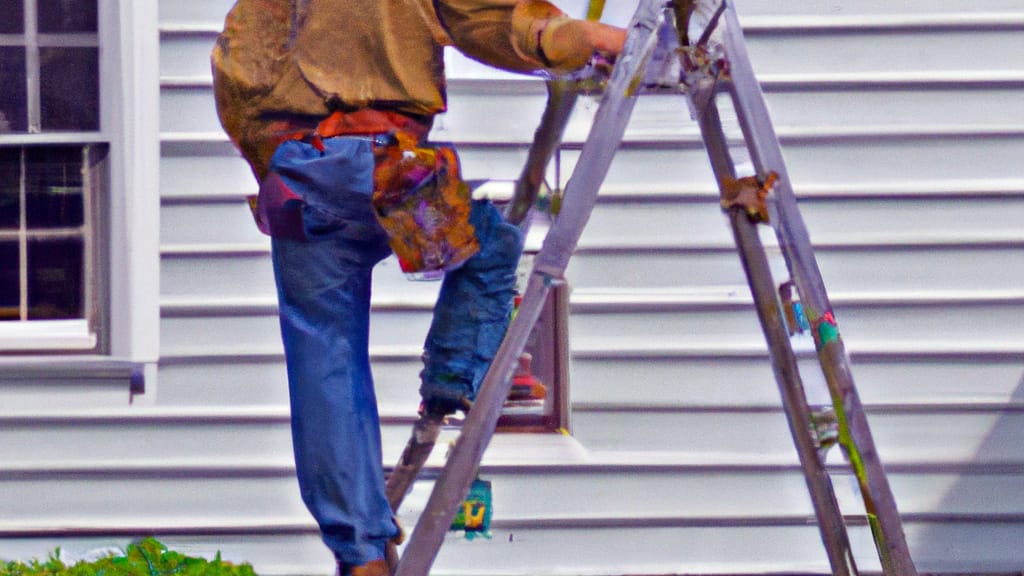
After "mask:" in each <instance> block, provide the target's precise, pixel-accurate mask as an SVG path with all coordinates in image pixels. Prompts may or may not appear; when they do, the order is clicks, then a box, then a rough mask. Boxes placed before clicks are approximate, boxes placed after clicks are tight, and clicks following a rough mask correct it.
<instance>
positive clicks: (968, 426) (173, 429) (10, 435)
mask: <svg viewBox="0 0 1024 576" xmlns="http://www.w3.org/2000/svg"><path fill="white" fill-rule="evenodd" d="M163 414H164V415H160V416H159V417H140V416H141V415H139V414H138V413H136V414H135V415H127V414H126V415H118V414H114V415H111V416H108V417H98V416H96V415H89V416H86V417H83V416H73V415H53V416H49V417H47V418H45V419H44V418H40V417H31V418H27V417H19V418H15V417H10V416H6V417H2V418H0V423H2V424H3V426H4V429H5V439H6V440H7V442H5V444H4V445H2V446H0V461H2V462H11V463H17V464H18V466H19V467H38V466H44V465H51V466H53V465H57V464H62V465H81V464H84V463H89V462H95V463H103V464H104V465H108V466H116V465H119V464H121V465H124V464H127V463H129V462H138V461H154V460H164V461H177V462H192V463H206V462H223V463H238V464H242V463H246V464H253V463H274V464H280V463H283V462H288V461H290V459H291V440H290V433H289V424H288V417H287V410H286V409H284V410H282V409H277V408H275V409H273V410H263V411H254V410H237V409H236V410H225V409H217V410H203V411H200V412H199V413H190V412H183V411H180V410H177V411H172V412H164V413H163ZM413 417H414V414H413V413H412V411H411V410H410V411H405V410H404V409H403V410H401V413H400V414H399V412H397V411H390V412H387V413H385V414H382V419H383V425H382V435H383V438H384V451H385V456H384V461H385V462H393V461H396V459H397V458H398V455H399V453H400V451H401V448H402V446H403V445H404V443H405V440H406V439H407V438H408V433H409V429H410V428H409V427H410V424H411V422H412V419H413ZM869 418H870V421H871V425H872V428H873V432H874V437H875V440H876V443H877V444H878V447H879V452H880V454H881V455H882V459H883V461H885V462H887V463H891V464H917V465H923V464H935V465H943V464H946V465H948V464H968V463H969V464H1008V463H1009V464H1014V465H1016V466H1020V465H1021V463H1022V462H1024V447H1022V446H1021V443H1020V442H1019V441H1018V439H1019V438H1020V435H1021V434H1022V433H1024V412H1021V411H1019V410H1018V411H1015V410H1011V409H1005V410H1000V409H998V408H993V409H987V410H977V411H969V412H964V411H955V410H951V411H944V410H935V411H928V412H926V411H900V410H895V409H893V410H884V411H877V410H871V411H869ZM752 431H756V434H755V433H752ZM573 434H574V437H575V438H576V439H577V440H579V442H580V443H581V444H582V446H583V447H584V448H586V449H588V450H592V451H595V452H598V453H600V452H614V453H618V454H626V453H630V452H635V453H641V454H644V453H646V454H655V453H665V454H667V455H668V454H675V455H676V456H675V458H686V459H690V460H692V461H695V462H703V463H706V464H710V465H714V464H719V465H721V464H727V463H734V464H735V463H745V464H757V463H769V464H779V463H784V464H790V463H793V462H794V458H795V456H794V452H793V448H792V441H791V439H790V437H789V432H788V429H787V426H786V420H785V418H784V417H783V415H782V412H781V411H780V410H778V409H774V410H771V409H769V410H764V409H758V410H736V409H721V410H662V411H652V410H647V411H644V410H635V409H628V408H625V407H624V408H613V407H605V408H603V409H601V410H595V409H592V408H587V409H581V408H580V407H577V409H576V410H575V411H574V414H573ZM538 438H541V439H542V438H543V437H538ZM552 439H557V437H556V436H553V437H552ZM523 441H525V442H534V439H533V438H531V437H525V438H523ZM442 444H443V443H442ZM530 446H531V447H528V448H526V449H527V450H528V451H527V452H521V453H520V454H521V457H526V458H530V459H534V460H535V459H536V458H537V457H538V456H537V453H534V452H532V451H533V450H537V446H536V445H530ZM502 453H503V454H505V453H507V451H503V452H502ZM834 456H835V457H836V458H838V457H839V455H838V453H836V454H834Z"/></svg>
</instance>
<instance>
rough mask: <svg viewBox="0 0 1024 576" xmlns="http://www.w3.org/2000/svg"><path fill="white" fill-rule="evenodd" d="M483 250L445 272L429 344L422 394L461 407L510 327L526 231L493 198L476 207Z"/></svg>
mask: <svg viewBox="0 0 1024 576" xmlns="http://www.w3.org/2000/svg"><path fill="white" fill-rule="evenodd" d="M470 222H472V224H473V226H474V228H475V230H476V236H477V240H478V241H479V242H480V252H478V253H477V254H475V255H474V256H473V257H472V258H470V259H469V260H467V261H466V263H465V264H463V265H462V266H461V267H459V268H458V269H456V270H454V271H452V272H448V273H447V274H445V277H444V281H443V283H442V285H441V293H440V294H439V296H438V300H437V305H436V306H435V308H434V318H433V322H432V323H431V326H430V332H429V333H428V334H427V341H426V344H425V346H424V354H423V364H424V368H423V372H422V373H421V375H420V376H421V379H422V384H421V387H420V394H421V395H422V397H423V399H424V401H425V402H427V403H431V402H435V403H440V404H441V405H447V406H450V407H457V406H458V405H459V400H460V398H465V399H467V400H473V399H474V398H476V393H477V391H478V390H479V388H480V384H481V382H482V381H483V378H484V375H485V374H486V373H487V369H488V367H489V366H490V364H491V360H492V359H493V358H494V355H495V353H497V351H498V347H499V346H500V345H501V341H502V339H503V338H504V337H505V332H506V331H507V329H508V325H509V320H510V319H511V312H512V306H513V302H512V300H513V297H514V288H515V281H516V266H517V265H518V262H519V256H520V254H521V253H522V250H523V241H522V234H521V233H520V232H519V229H518V228H517V227H516V226H513V225H512V224H509V223H507V222H505V221H503V220H502V218H501V214H500V213H499V212H498V209H497V208H495V206H494V205H493V204H491V203H490V202H489V201H484V200H475V201H473V207H472V210H471V211H470Z"/></svg>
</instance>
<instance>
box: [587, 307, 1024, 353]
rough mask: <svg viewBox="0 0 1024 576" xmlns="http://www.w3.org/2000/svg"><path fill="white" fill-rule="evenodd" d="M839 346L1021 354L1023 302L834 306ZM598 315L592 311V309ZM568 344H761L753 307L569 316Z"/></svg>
mask: <svg viewBox="0 0 1024 576" xmlns="http://www.w3.org/2000/svg"><path fill="white" fill-rule="evenodd" d="M833 306H834V309H835V312H836V317H837V318H838V319H839V326H840V329H841V330H842V332H843V336H844V340H846V341H847V342H849V343H850V345H851V346H856V345H857V344H858V343H861V342H878V343H886V344H895V345H901V344H902V345H904V346H905V345H908V344H913V345H916V346H921V347H925V348H927V347H938V348H948V346H949V345H950V342H951V341H952V342H958V341H964V340H966V341H970V342H972V343H973V344H974V345H977V346H986V345H987V346H993V347H998V346H1002V345H1006V344H1011V345H1012V344H1017V345H1019V347H1020V348H1022V349H1024V326H1022V324H1021V323H1020V321H1019V320H1020V319H1021V318H1022V310H1024V309H1022V304H1021V301H1020V300H1009V301H1005V302H970V301H968V302H956V303H954V302H950V303H946V304H939V305H925V306H919V305H910V304H907V303H893V304H879V303H866V304H854V303H844V302H841V301H834V302H833ZM595 308H596V307H595ZM570 328H571V340H572V342H573V345H574V346H579V347H583V348H587V347H593V348H615V347H616V346H619V347H628V346H637V347H640V348H643V347H649V348H652V347H657V346H666V347H673V346H685V345H686V344H691V345H695V346H696V345H709V346H714V345H715V344H716V343H717V344H719V345H721V346H727V345H729V344H737V345H742V344H748V345H750V344H757V343H761V342H763V341H764V336H763V335H762V333H761V328H760V324H759V323H758V319H757V314H756V312H755V310H754V307H753V305H752V304H749V305H735V306H730V305H727V304H724V303H723V304H722V305H719V306H715V305H712V306H708V307H703V306H693V307H689V308H687V307H679V308H674V307H670V306H648V307H647V308H646V309H644V310H617V309H616V308H615V306H614V305H608V306H606V307H604V309H593V310H586V311H583V310H580V311H577V312H576V313H574V314H573V316H572V325H571V326H570Z"/></svg>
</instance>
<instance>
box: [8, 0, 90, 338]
mask: <svg viewBox="0 0 1024 576" xmlns="http://www.w3.org/2000/svg"><path fill="white" fill-rule="evenodd" d="M99 28H100V27H99V4H98V0H4V10H3V11H0V85H2V86H3V87H4V88H3V90H0V351H8V352H9V351H12V350H13V351H19V352H21V351H30V350H67V351H99V350H100V349H102V347H103V346H102V344H103V339H102V334H103V329H102V322H101V319H102V318H103V314H102V310H101V306H100V302H104V301H105V299H104V298H102V297H101V295H100V292H101V291H102V289H103V287H104V285H105V283H104V282H103V279H102V274H100V273H99V271H100V269H101V264H102V254H103V253H104V252H103V251H102V250H100V247H99V243H100V239H101V238H102V236H101V234H100V233H99V232H100V229H101V228H102V227H103V224H104V217H103V211H102V210H101V207H102V204H103V201H104V197H105V196H106V188H105V185H106V183H107V178H105V173H104V170H105V169H106V158H107V155H108V152H109V143H108V142H107V138H105V137H104V136H103V135H102V133H101V126H100V124H101V118H100V111H101V95H100V51H99V45H100V41H99V37H100V33H99Z"/></svg>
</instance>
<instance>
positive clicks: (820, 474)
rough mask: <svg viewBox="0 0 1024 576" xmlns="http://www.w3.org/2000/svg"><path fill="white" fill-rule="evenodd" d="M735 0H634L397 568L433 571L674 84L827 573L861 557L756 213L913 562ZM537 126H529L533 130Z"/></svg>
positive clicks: (857, 457) (892, 559)
mask: <svg viewBox="0 0 1024 576" xmlns="http://www.w3.org/2000/svg"><path fill="white" fill-rule="evenodd" d="M730 4H731V0H640V1H639V6H638V8H637V11H636V13H635V14H634V16H633V19H632V21H631V23H630V25H629V35H628V39H627V43H626V48H625V50H624V52H623V54H622V55H620V57H619V59H618V62H617V63H616V65H615V68H614V70H613V73H612V76H611V79H610V80H609V81H608V84H607V87H606V88H605V91H604V94H603V96H602V99H601V103H600V105H599V107H598V110H597V113H596V116H595V118H594V124H593V128H592V130H591V133H590V135H589V137H588V138H587V140H586V143H585V144H584V146H583V149H582V151H581V153H580V158H579V161H578V163H577V165H576V168H575V170H574V172H573V174H572V176H571V178H570V179H569V181H568V183H567V185H566V188H565V192H564V198H563V201H562V209H561V212H560V215H559V217H558V219H557V220H555V222H554V223H553V225H552V226H551V228H550V230H549V232H548V234H547V236H546V238H545V240H544V242H543V245H542V248H541V250H540V252H539V253H538V254H537V255H536V257H535V259H534V267H533V271H532V273H531V274H530V276H529V279H528V281H527V286H526V290H525V292H524V294H523V300H522V304H521V305H520V308H519V312H518V314H517V316H516V318H515V320H514V321H513V323H512V325H511V327H510V329H509V331H508V334H507V335H506V337H505V340H504V341H503V342H502V345H501V347H500V348H499V350H498V352H497V354H496V356H495V358H494V361H493V362H492V365H491V367H490V369H489V371H488V372H487V375H486V376H485V378H484V382H483V384H482V386H481V389H480V391H479V393H478V396H477V399H476V402H475V404H474V406H473V409H472V410H471V411H470V412H469V414H468V415H467V417H466V419H465V421H464V423H463V425H462V431H461V434H460V435H459V438H458V440H457V442H456V444H455V446H454V447H453V449H452V451H451V452H450V454H449V457H448V461H447V463H446V465H445V467H444V469H443V470H442V472H441V474H440V476H439V477H438V478H437V480H436V482H435V485H434V489H433V492H432V493H431V496H430V499H429V500H428V502H427V505H426V508H425V510H424V512H423V513H422V514H421V516H420V518H419V521H418V522H417V524H416V527H415V529H414V530H413V532H412V534H411V537H410V539H409V542H408V544H407V545H406V548H405V551H404V554H403V555H402V557H401V560H400V562H399V564H398V569H397V574H398V575H399V576H426V575H427V574H428V573H429V571H430V567H431V566H432V564H433V562H434V559H435V558H436V556H437V553H438V551H439V549H440V546H441V544H442V543H443V540H444V537H445V533H446V532H447V531H448V529H449V527H450V525H451V523H452V520H453V518H454V516H455V514H456V510H457V508H458V507H459V506H460V505H461V503H462V501H463V499H464V498H465V497H466V494H467V493H468V491H469V488H470V485H471V484H472V481H473V479H474V478H475V475H476V472H477V469H478V467H479V464H480V461H481V459H482V458H483V453H484V451H485V450H486V448H487V445H488V443H489V442H490V439H491V437H492V435H493V433H494V429H495V427H496V425H497V421H498V418H499V416H500V413H501V408H502V405H503V402H504V399H505V398H506V397H507V395H508V392H509V389H510V386H511V373H512V370H513V368H514V366H515V364H516V360H517V358H518V356H519V354H520V353H521V352H522V351H523V349H524V348H525V346H526V341H527V338H528V337H529V333H530V331H531V330H532V328H533V326H534V324H535V323H536V322H537V319H538V318H539V316H540V313H541V310H542V307H543V303H544V301H545V299H546V296H547V293H548V291H549V290H550V288H551V286H553V285H554V284H556V283H559V282H561V281H562V278H563V275H564V272H565V269H566V267H567V265H568V261H569V258H570V256H571V254H572V252H573V251H574V249H575V247H576V245H577V243H578V241H579V238H580V235H581V234H582V231H583V228H584V226H585V225H586V222H587V220H588V219H589V216H590V213H591V211H592V210H593V207H594V205H595V203H596V200H597V193H598V189H599V187H600V185H601V183H602V182H603V180H604V178H605V176H606V175H607V172H608V167H609V165H610V163H611V161H612V158H613V157H614V155H615V151H616V149H617V148H618V145H619V143H620V142H621V140H622V137H623V135H624V133H625V129H626V125H627V123H628V121H629V118H630V115H631V113H632V109H633V106H634V104H635V101H636V98H637V97H638V94H639V92H640V91H641V90H644V89H661V90H664V89H669V90H673V89H675V90H681V91H682V92H683V93H685V94H686V96H687V97H688V98H689V99H690V102H691V104H692V106H691V109H692V111H693V114H694V116H695V117H696V120H697V122H698V124H699V126H700V130H701V135H702V137H703V139H704V143H705V147H706V149H707V152H708V156H709V159H710V162H711V166H712V169H713V171H714V174H715V176H716V179H717V181H718V183H719V189H720V192H721V194H722V206H723V210H725V212H726V213H727V215H728V219H729V222H730V226H731V228H732V231H733V236H734V239H735V241H736V245H737V248H738V251H739V254H740V259H741V261H742V263H743V267H744V270H745V272H746V274H747V278H748V284H749V286H750V289H751V292H752V294H753V298H754V303H755V307H756V309H757V314H758V318H759V320H760V322H761V325H762V330H763V333H764V335H765V339H766V341H767V345H768V352H769V356H770V358H771V363H772V368H773V372H774V375H775V379H776V381H777V383H778V386H779V389H780V392H781V395H782V400H783V408H784V410H785V412H786V415H787V420H788V424H789V427H790V431H791V433H792V436H793V440H794V444H795V445H796V449H797V454H798V456H799V459H800V464H801V467H802V469H803V472H804V476H805V479H806V483H807V487H808V491H809V493H810V497H811V501H812V504H813V507H814V511H815V515H816V517H817V519H818V526H819V531H820V534H821V538H822V542H823V544H824V547H825V549H826V552H827V556H828V560H829V563H830V565H831V568H832V572H833V574H837V575H857V574H858V570H857V566H856V563H855V561H854V557H853V554H852V552H851V550H850V544H849V538H848V536H847V532H846V523H845V521H844V518H843V515H842V512H841V510H840V508H839V506H838V503H837V501H836V498H835V494H834V491H833V488H832V482H831V479H830V477H829V474H828V470H827V469H826V467H825V464H824V453H825V450H824V449H823V447H822V438H821V436H820V434H819V433H818V431H817V430H818V428H819V425H820V424H821V415H820V413H819V412H817V411H812V409H811V408H810V407H809V405H808V402H807V398H806V395H805V393H804V388H803V383H802V380H801V377H800V373H799V369H798V366H797V356H796V354H795V352H794V349H793V345H792V343H791V341H790V334H791V331H792V329H793V326H792V322H789V323H787V311H789V310H791V309H792V308H791V306H790V303H789V302H788V301H787V299H785V298H783V297H780V292H781V291H780V286H779V285H777V284H776V282H775V280H774V279H773V276H772V270H771V266H770V263H769V261H768V257H767V254H766V252H765V248H764V246H763V244H762V241H761V238H760V236H759V233H758V224H759V223H767V224H770V225H771V226H772V228H773V229H774V232H775V236H776V238H777V240H778V244H779V249H780V250H781V252H782V254H783V256H784V258H785V260H786V268H787V270H788V273H789V276H790V278H789V280H788V281H787V282H785V283H783V286H793V287H795V289H796V292H797V294H798V299H799V303H800V305H801V307H802V309H803V310H804V313H805V315H806V318H807V320H808V324H809V328H810V331H811V335H812V337H813V340H814V343H815V347H816V349H817V356H818V360H819V362H820V364H821V367H822V372H823V374H824V377H825V381H826V383H827V385H828V388H829V393H830V395H831V397H832V409H833V410H834V417H835V424H836V425H837V431H838V437H837V443H838V444H839V446H840V447H841V448H842V450H843V454H844V455H845V456H846V458H847V460H848V461H849V463H850V466H851V469H852V471H853V473H854V475H855V476H856V479H857V483H858V486H859V488H860V493H861V496H862V498H863V501H864V508H865V511H866V513H867V519H868V523H869V525H870V528H871V531H872V535H873V537H874V540H875V544H876V548H877V551H878V556H879V560H880V563H881V566H882V570H883V572H884V574H885V575H886V576H915V575H916V574H917V571H916V568H915V567H914V564H913V561H912V559H911V557H910V553H909V549H908V547H907V543H906V538H905V536H904V533H903V526H902V523H901V520H900V516H899V512H898V510H897V508H896V503H895V499H894V497H893V495H892V491H891V489H890V487H889V483H888V479H887V478H886V475H885V471H884V468H883V467H882V464H881V462H880V460H879V457H878V454H877V451H876V449H875V445H874V441H873V439H872V435H871V431H870V428H869V426H868V422H867V419H866V416H865V414H864V411H863V407H862V405H861V402H860V399H859V396H858V394H857V391H856V388H855V386H854V383H853V378H852V374H851V371H850V367H849V360H848V357H847V353H846V350H845V346H844V344H843V340H842V338H841V336H840V334H839V330H838V325H837V323H836V319H835V314H834V313H833V311H832V307H831V304H830V302H829V298H828V294H827V292H826V290H825V286H824V282H823V280H822V277H821V273H820V271H819V270H818V266H817V261H816V259H815V257H814V253H813V249H812V247H811V243H810V239H809V235H808V233H807V229H806V227H805V225H804V222H803V218H802V216H801V215H800V212H799V210H798V208H797V202H796V198H795V195H794V193H793V190H792V187H791V183H790V181H789V178H788V175H787V173H786V168H785V164H784V162H783V157H782V152H781V148H780V146H779V143H778V139H777V137H776V135H775V131H774V128H773V126H772V123H771V119H770V117H769V115H768V110H767V107H766V105H765V102H764V97H763V94H762V92H761V89H760V86H759V84H758V83H757V80H756V78H755V77H754V73H753V70H752V67H751V64H750V60H749V57H748V55H747V52H746V47H745V43H744V39H743V34H742V30H741V28H740V26H739V22H738V20H737V17H736V14H735V12H734V10H733V9H732V7H731V5H730ZM691 32H692V33H691ZM719 95H723V96H726V97H728V98H729V99H731V101H732V104H733V108H734V110H735V113H736V116H737V119H738V121H739V125H740V129H741V131H742V135H743V141H744V142H743V143H744V146H745V148H746V150H747V153H748V154H749V157H750V162H751V164H752V165H753V169H754V174H753V175H750V176H744V177H740V175H739V174H738V173H737V172H738V170H737V166H736V165H735V164H734V162H733V158H732V154H731V153H730V149H729V148H730V142H729V139H728V138H727V137H726V134H725V131H724V130H723V128H722V121H721V115H720V112H719V109H718V106H717V97H718V96H719ZM570 106H571V104H570ZM541 132H542V131H541V130H538V138H540V136H541ZM524 175H525V171H524ZM414 438H415V432H414Z"/></svg>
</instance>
